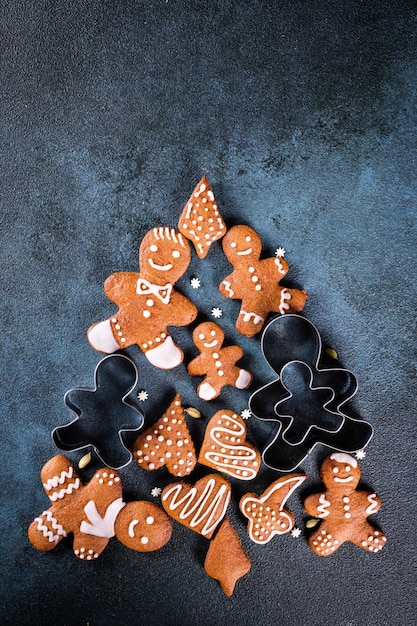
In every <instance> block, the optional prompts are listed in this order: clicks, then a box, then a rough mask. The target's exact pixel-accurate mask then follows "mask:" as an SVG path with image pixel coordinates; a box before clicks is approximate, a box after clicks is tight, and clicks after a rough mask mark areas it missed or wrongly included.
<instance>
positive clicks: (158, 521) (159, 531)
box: [28, 455, 172, 561]
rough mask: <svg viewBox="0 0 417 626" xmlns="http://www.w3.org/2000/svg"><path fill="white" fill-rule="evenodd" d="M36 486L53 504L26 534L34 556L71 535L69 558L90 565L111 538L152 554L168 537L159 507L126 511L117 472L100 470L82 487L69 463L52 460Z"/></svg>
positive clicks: (169, 527)
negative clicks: (36, 551)
mask: <svg viewBox="0 0 417 626" xmlns="http://www.w3.org/2000/svg"><path fill="white" fill-rule="evenodd" d="M41 480H42V483H43V487H44V489H45V492H46V494H47V496H48V497H49V500H50V501H51V503H52V504H51V506H50V508H49V509H47V510H46V511H44V512H43V513H42V514H41V515H40V516H39V517H37V518H36V519H35V520H34V521H33V522H32V524H31V525H30V527H29V530H28V536H29V540H30V542H31V543H32V545H33V546H34V547H35V548H37V549H38V550H42V551H48V550H52V549H53V548H54V547H55V546H56V545H57V544H58V543H59V542H60V541H61V540H62V539H63V538H64V537H66V536H67V535H68V534H69V533H73V535H74V543H73V549H74V554H75V555H76V556H77V557H78V558H79V559H83V560H86V561H91V560H94V559H96V558H97V557H98V556H99V555H100V554H101V552H102V551H103V550H104V548H105V547H106V546H107V544H108V542H109V540H110V539H111V537H114V536H116V537H117V539H118V540H119V541H121V542H122V543H123V544H124V545H126V546H127V547H128V548H131V549H132V550H136V551H138V552H149V551H150V550H157V549H159V548H161V547H162V546H163V545H165V543H167V541H169V539H170V537H171V533H172V524H171V521H170V519H169V517H168V516H167V515H166V513H165V512H164V511H163V510H162V509H161V508H160V507H157V506H156V505H155V504H151V503H149V502H130V503H129V504H127V505H126V503H125V502H124V501H123V498H122V485H121V481H120V476H119V474H118V473H117V472H116V471H112V470H110V469H109V468H103V469H100V470H98V471H97V472H96V474H95V475H94V477H93V478H92V479H91V480H90V482H89V483H88V484H86V485H83V484H82V483H81V480H80V478H79V476H78V475H77V473H76V472H75V470H74V467H73V465H72V464H71V462H70V461H69V460H68V459H67V458H66V457H65V456H63V455H57V456H55V457H53V458H52V459H50V460H49V461H48V462H47V463H46V464H45V465H44V466H43V468H42V471H41ZM125 507H126V508H125Z"/></svg>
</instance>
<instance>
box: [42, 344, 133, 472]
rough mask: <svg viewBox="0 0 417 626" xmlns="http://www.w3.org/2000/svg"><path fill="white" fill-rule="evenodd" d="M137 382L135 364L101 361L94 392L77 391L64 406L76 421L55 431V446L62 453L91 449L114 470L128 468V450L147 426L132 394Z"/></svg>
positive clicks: (117, 358) (123, 359) (115, 358)
mask: <svg viewBox="0 0 417 626" xmlns="http://www.w3.org/2000/svg"><path fill="white" fill-rule="evenodd" d="M137 380H138V371H137V368H136V365H135V364H134V362H133V361H132V360H131V359H129V358H128V357H127V356H125V355H122V354H113V355H109V356H106V357H105V358H104V359H102V360H101V361H100V362H99V363H98V365H97V367H96V369H95V372H94V383H95V384H94V388H93V389H90V388H85V387H74V388H72V389H70V390H69V391H67V393H66V394H65V396H64V402H65V404H66V405H67V406H68V408H70V409H71V410H72V411H74V413H76V415H77V417H76V418H75V419H74V420H72V421H71V422H70V423H69V424H65V425H62V426H58V427H57V428H55V429H54V430H53V431H52V439H53V441H54V443H55V445H56V446H57V447H58V448H59V449H60V450H62V451H63V452H70V451H71V452H73V451H76V450H82V449H83V448H88V447H91V448H93V449H94V451H95V453H96V454H97V456H98V457H99V459H100V460H101V461H102V462H103V463H104V464H105V465H107V466H108V467H110V468H112V469H121V468H122V467H125V466H126V465H128V464H129V463H130V462H131V460H132V458H133V456H132V453H131V451H130V449H129V447H131V446H132V445H133V442H134V440H135V439H136V437H137V433H138V431H139V430H140V429H141V428H142V426H143V424H144V416H143V413H142V412H141V411H140V409H139V408H138V407H137V406H136V402H135V396H134V394H133V393H132V392H133V390H134V389H135V387H136V384H137Z"/></svg>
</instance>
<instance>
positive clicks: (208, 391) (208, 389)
mask: <svg viewBox="0 0 417 626" xmlns="http://www.w3.org/2000/svg"><path fill="white" fill-rule="evenodd" d="M198 395H199V397H200V398H201V399H202V400H211V399H212V398H214V396H215V395H216V391H215V389H214V388H213V387H212V386H211V385H210V383H202V384H201V385H200V387H199V388H198Z"/></svg>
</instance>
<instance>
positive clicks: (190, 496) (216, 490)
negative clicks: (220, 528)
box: [161, 474, 231, 539]
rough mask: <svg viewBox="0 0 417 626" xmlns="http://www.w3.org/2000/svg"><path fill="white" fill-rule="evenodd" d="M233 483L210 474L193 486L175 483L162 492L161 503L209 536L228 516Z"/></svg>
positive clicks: (181, 519) (188, 526)
mask: <svg viewBox="0 0 417 626" xmlns="http://www.w3.org/2000/svg"><path fill="white" fill-rule="evenodd" d="M230 495H231V487H230V484H229V483H228V482H227V480H226V479H225V478H223V477H222V476H219V475H218V474H209V475H208V476H205V477H204V478H201V479H200V480H198V481H197V482H196V483H195V485H194V486H192V485H189V484H187V483H183V482H181V483H172V484H170V485H168V486H167V487H165V489H164V490H163V492H162V495H161V502H162V506H163V507H164V509H165V511H166V512H167V513H169V515H171V517H173V518H174V519H175V520H176V521H177V522H179V523H180V524H183V525H184V526H186V527H187V528H190V529H191V530H194V531H195V532H196V533H199V534H200V535H203V537H207V539H210V537H211V536H212V534H213V533H214V531H215V529H216V527H217V525H218V524H219V522H221V520H222V519H223V517H224V516H225V513H226V509H227V507H228V504H229V502H230Z"/></svg>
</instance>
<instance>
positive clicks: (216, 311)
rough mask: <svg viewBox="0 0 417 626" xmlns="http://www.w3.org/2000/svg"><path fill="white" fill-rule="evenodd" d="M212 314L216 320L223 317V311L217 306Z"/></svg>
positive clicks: (212, 310)
mask: <svg viewBox="0 0 417 626" xmlns="http://www.w3.org/2000/svg"><path fill="white" fill-rule="evenodd" d="M211 314H212V316H213V317H215V318H216V320H218V319H219V318H220V317H221V316H222V315H223V311H222V310H221V309H220V308H219V307H218V306H215V307H214V308H213V309H211Z"/></svg>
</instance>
